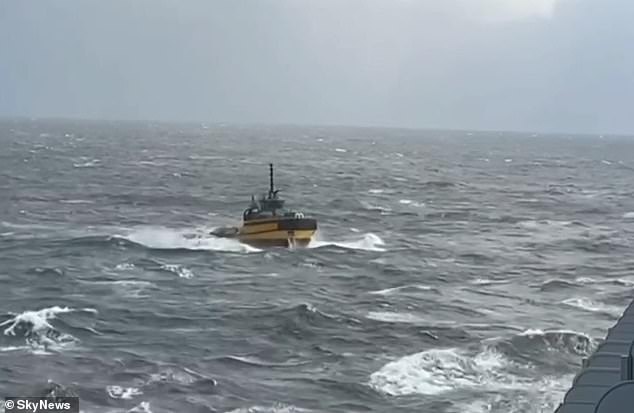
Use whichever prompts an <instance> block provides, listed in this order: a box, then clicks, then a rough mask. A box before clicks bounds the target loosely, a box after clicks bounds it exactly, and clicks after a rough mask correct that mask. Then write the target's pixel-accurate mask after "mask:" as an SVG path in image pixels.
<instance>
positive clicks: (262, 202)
mask: <svg viewBox="0 0 634 413" xmlns="http://www.w3.org/2000/svg"><path fill="white" fill-rule="evenodd" d="M269 169H270V187H269V192H268V195H262V197H261V198H260V199H258V200H256V199H255V197H254V196H251V204H250V205H249V207H248V208H247V209H245V210H244V212H243V214H242V225H241V226H240V227H222V228H217V229H215V230H214V231H212V232H211V235H214V236H216V237H222V238H236V239H238V240H239V241H240V242H242V243H245V244H249V245H252V246H259V247H272V246H281V247H291V246H300V247H301V246H306V245H308V244H309V243H310V241H311V240H312V238H313V236H314V235H315V232H316V231H317V220H315V219H313V218H306V217H305V216H304V214H303V213H301V212H297V211H292V210H287V209H286V208H285V207H284V204H285V201H284V200H283V199H281V198H280V197H279V196H278V194H277V193H278V192H279V189H278V190H276V189H275V186H274V182H273V164H269Z"/></svg>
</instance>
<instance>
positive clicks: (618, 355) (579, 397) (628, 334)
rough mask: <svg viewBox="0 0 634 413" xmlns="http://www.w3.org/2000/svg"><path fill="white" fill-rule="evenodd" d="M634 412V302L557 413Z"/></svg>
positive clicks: (585, 366) (588, 362) (577, 378)
mask: <svg viewBox="0 0 634 413" xmlns="http://www.w3.org/2000/svg"><path fill="white" fill-rule="evenodd" d="M633 412H634V301H633V302H632V303H631V304H630V305H629V306H628V307H627V309H626V310H625V311H624V312H623V315H622V316H621V318H619V319H618V320H617V322H616V323H615V324H614V326H612V328H610V329H609V330H608V334H607V336H606V337H605V339H604V340H603V342H602V343H601V344H600V345H599V347H598V348H597V349H596V351H595V352H594V353H593V354H592V355H591V356H590V357H589V358H587V359H584V360H583V363H582V368H581V371H580V372H579V373H578V374H577V375H576V376H575V378H574V380H573V383H572V387H571V388H570V390H568V392H567V393H566V395H565V396H564V400H563V402H562V403H561V404H560V405H559V407H558V408H557V410H555V413H633Z"/></svg>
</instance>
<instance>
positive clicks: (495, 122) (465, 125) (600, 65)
mask: <svg viewBox="0 0 634 413" xmlns="http://www.w3.org/2000/svg"><path fill="white" fill-rule="evenodd" d="M633 17H634V1H632V0H224V1H216V0H107V1H104V0H39V1H36V0H0V116H34V117H81V118H97V119H101V118H107V119H154V120H196V121H197V120H200V121H210V122H245V123H260V122H264V123H294V124H343V125H384V126H405V127H422V128H426V127H430V128H436V127H440V128H454V129H497V130H499V129H504V130H531V131H545V132H547V131H564V132H566V131H568V132H589V133H607V132H615V133H634V24H632V18H633Z"/></svg>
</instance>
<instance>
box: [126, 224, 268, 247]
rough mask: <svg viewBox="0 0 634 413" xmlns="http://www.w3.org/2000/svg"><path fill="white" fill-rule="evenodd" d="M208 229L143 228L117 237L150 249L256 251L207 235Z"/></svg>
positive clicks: (225, 239) (229, 240) (238, 243)
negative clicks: (193, 230)
mask: <svg viewBox="0 0 634 413" xmlns="http://www.w3.org/2000/svg"><path fill="white" fill-rule="evenodd" d="M210 230H211V229H208V230H204V229H203V230H198V231H195V232H192V231H183V230H175V229H170V228H160V227H159V228H145V229H139V230H135V231H133V232H131V233H129V234H127V235H123V236H119V238H122V239H125V240H127V241H130V242H133V243H135V244H138V245H141V246H144V247H146V248H152V249H163V250H171V249H175V250H192V251H226V252H258V251H260V250H259V249H257V248H254V247H251V246H249V245H246V244H242V243H241V242H239V241H238V240H234V239H229V238H218V237H214V236H212V235H209V231H210Z"/></svg>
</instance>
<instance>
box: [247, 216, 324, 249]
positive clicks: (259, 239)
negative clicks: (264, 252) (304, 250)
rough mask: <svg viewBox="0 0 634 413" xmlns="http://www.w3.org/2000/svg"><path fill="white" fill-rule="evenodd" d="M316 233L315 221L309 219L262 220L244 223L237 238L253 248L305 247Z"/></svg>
mask: <svg viewBox="0 0 634 413" xmlns="http://www.w3.org/2000/svg"><path fill="white" fill-rule="evenodd" d="M316 231H317V221H316V220H314V219H311V218H299V219H297V218H292V219H285V218H279V219H262V220H253V221H246V222H245V223H244V225H243V226H242V227H241V228H240V230H239V231H238V234H237V238H238V239H239V240H240V242H243V243H245V244H249V245H253V246H263V247H266V246H279V247H293V246H299V247H305V246H306V245H308V244H309V243H310V241H311V240H312V238H313V236H314V235H315V232H316Z"/></svg>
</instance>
